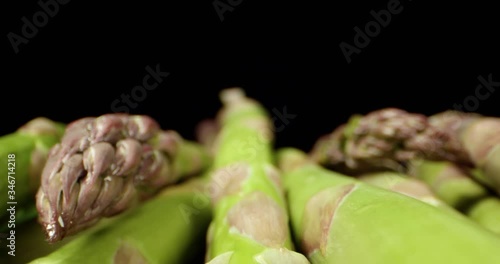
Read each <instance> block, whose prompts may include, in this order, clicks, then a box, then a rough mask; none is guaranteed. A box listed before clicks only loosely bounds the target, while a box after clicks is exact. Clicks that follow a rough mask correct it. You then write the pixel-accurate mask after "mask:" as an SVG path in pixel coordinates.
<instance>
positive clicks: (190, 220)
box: [31, 179, 211, 264]
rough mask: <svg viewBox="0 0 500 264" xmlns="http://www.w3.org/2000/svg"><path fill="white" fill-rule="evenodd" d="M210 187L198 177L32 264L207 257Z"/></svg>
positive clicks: (171, 260)
mask: <svg viewBox="0 0 500 264" xmlns="http://www.w3.org/2000/svg"><path fill="white" fill-rule="evenodd" d="M205 186H206V181H203V180H201V179H192V180H189V181H188V182H186V183H182V184H180V185H176V186H171V187H168V188H166V189H165V190H162V191H161V193H159V194H158V195H156V196H155V197H154V198H152V199H150V200H148V201H146V202H145V203H143V204H141V205H140V206H137V207H135V208H133V209H131V210H128V211H127V212H125V213H123V214H121V215H119V216H116V217H113V218H111V219H106V220H107V221H101V222H100V223H99V224H98V225H96V226H94V227H92V228H90V229H87V230H85V231H84V232H83V233H81V234H79V235H78V236H76V237H75V238H74V239H73V240H72V241H71V242H69V243H68V244H66V245H64V246H63V247H61V248H60V249H58V250H56V251H54V252H53V253H51V254H49V255H48V256H46V257H43V258H40V259H37V260H34V261H33V262H31V263H32V264H42V263H50V264H53V263H74V264H79V263H117V264H118V263H171V264H177V263H191V262H190V261H192V259H193V257H195V256H196V255H200V254H203V247H204V236H205V234H206V231H207V228H208V224H209V223H210V218H211V208H210V200H209V198H208V196H207V195H206V191H205ZM200 201H201V202H200Z"/></svg>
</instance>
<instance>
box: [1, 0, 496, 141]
mask: <svg viewBox="0 0 500 264" xmlns="http://www.w3.org/2000/svg"><path fill="white" fill-rule="evenodd" d="M44 1H45V0H44ZM160 2H167V3H164V4H160ZM270 2H272V3H270ZM338 2H339V1H335V3H334V4H331V5H327V4H326V1H314V2H307V1H253V0H252V1H250V0H242V1H236V0H220V1H211V0H208V1H156V2H153V1H140V2H139V1H131V2H126V3H121V4H118V5H107V4H103V3H86V2H84V1H69V2H68V3H66V4H64V5H63V4H58V6H59V10H57V12H56V11H55V10H54V8H53V6H52V13H53V14H52V15H53V17H50V16H47V18H48V19H47V23H46V25H43V26H41V27H40V28H38V33H37V34H36V35H35V36H30V37H31V38H26V40H25V41H27V43H21V44H19V45H14V46H16V47H17V48H18V52H17V53H16V52H15V48H14V47H13V45H12V43H11V41H10V39H11V40H12V39H13V38H14V37H13V36H14V35H13V34H17V35H18V36H19V38H17V37H16V38H15V39H16V41H21V40H20V37H23V32H22V28H23V25H24V24H25V21H23V20H22V18H23V17H26V18H27V21H28V22H32V21H33V15H34V14H37V12H39V11H41V10H43V9H42V7H41V6H40V5H39V4H37V3H36V1H8V3H7V2H6V3H3V5H4V6H3V7H2V8H1V9H0V10H1V19H2V23H1V25H2V35H3V37H2V57H1V62H2V64H4V65H3V66H4V67H3V70H2V81H3V84H2V96H1V98H2V102H1V104H0V115H1V116H2V123H1V125H0V132H1V134H5V133H9V132H12V131H13V130H14V129H15V128H17V127H19V126H20V125H22V124H23V123H25V122H27V121H28V120H30V119H31V118H34V117H36V116H46V117H49V118H51V119H54V120H57V121H61V122H70V121H72V120H74V119H77V118H81V117H84V116H96V115H101V114H104V113H108V112H111V111H112V107H111V104H112V102H113V101H114V100H116V99H118V100H120V98H121V95H122V94H129V95H130V94H131V92H132V89H133V88H134V86H136V85H141V84H142V80H143V78H144V76H146V75H147V71H146V69H145V68H146V67H147V66H148V65H149V66H150V67H152V68H155V67H156V65H159V68H160V70H161V71H164V72H169V73H170V75H169V76H168V77H165V78H164V79H163V81H162V83H160V84H159V85H158V86H157V87H156V88H155V89H154V90H150V91H147V93H146V94H145V98H144V99H143V101H141V102H138V103H137V106H136V107H135V108H129V110H130V112H131V113H135V114H147V115H151V116H153V117H154V118H156V119H157V120H158V121H159V122H160V123H161V125H162V127H163V128H165V129H167V128H168V129H176V130H178V131H179V132H181V134H182V135H183V136H185V137H187V138H193V137H194V133H193V131H194V127H195V125H196V124H197V122H199V121H200V120H202V119H204V118H208V117H212V116H213V115H214V114H215V113H216V111H217V109H219V107H220V103H219V101H218V98H217V96H218V92H219V90H221V89H223V88H227V87H232V86H240V87H243V88H244V89H245V90H246V91H247V93H248V94H249V95H250V96H252V97H254V98H256V99H258V100H260V101H261V102H262V103H263V104H264V105H265V106H266V108H268V110H269V111H271V112H272V110H273V109H276V110H278V111H280V112H283V108H284V107H286V110H287V112H288V114H292V115H295V118H293V119H290V120H289V121H290V122H289V123H288V124H286V126H285V127H284V129H283V130H282V131H281V132H279V133H277V142H276V143H277V146H296V147H300V148H303V149H305V150H308V149H310V148H311V146H312V144H313V143H314V141H315V140H316V138H317V137H319V136H320V135H323V134H325V133H328V132H330V131H332V130H333V129H334V128H335V127H336V126H337V125H339V124H341V123H343V122H345V121H346V120H347V118H348V117H349V116H350V115H351V114H353V113H366V112H368V111H372V110H375V109H379V108H383V107H400V108H403V109H406V110H408V111H413V112H422V113H425V114H433V113H436V112H439V111H444V110H446V109H451V108H453V105H454V104H456V103H457V104H463V102H464V100H466V98H468V99H467V100H468V101H467V102H468V103H469V106H468V107H467V109H468V110H469V111H474V112H478V113H482V114H488V115H498V116H500V109H499V108H498V102H500V92H496V93H495V92H494V88H495V87H490V88H493V90H492V92H490V94H489V97H488V98H485V97H483V99H478V98H477V97H475V91H476V87H477V86H478V85H479V84H480V83H481V82H480V81H479V79H478V78H479V77H480V76H482V77H484V78H485V79H488V76H489V75H490V74H491V76H492V77H491V78H492V79H493V80H494V81H500V71H499V67H498V65H499V64H498V63H499V59H500V56H499V54H500V53H499V47H500V45H499V44H500V40H499V39H498V34H499V30H498V29H499V21H498V12H496V11H495V10H497V9H496V8H495V7H494V6H493V4H487V3H479V2H474V4H471V3H470V2H469V1H467V2H455V3H453V4H449V3H446V4H438V3H435V1H434V2H433V1H423V0H413V1H410V0H401V1H400V2H399V6H398V5H397V2H394V1H388V0H377V1H369V2H370V3H364V2H359V1H342V3H338ZM214 3H215V4H216V5H217V7H218V8H219V9H220V10H219V13H222V12H223V10H222V9H224V8H226V9H227V10H226V11H225V12H224V13H223V14H222V17H223V21H221V17H220V16H219V15H218V12H217V11H216V9H215V7H214ZM388 5H389V7H390V9H391V10H392V11H394V14H392V15H391V20H390V21H389V22H387V23H386V25H385V27H384V26H381V28H380V32H376V27H372V28H371V29H372V30H374V31H375V32H374V33H372V36H373V37H370V42H369V43H366V39H365V43H358V44H361V46H360V45H358V46H360V47H361V48H359V50H358V51H359V53H353V54H351V56H350V59H351V62H350V63H348V62H347V60H346V57H345V56H344V54H343V53H342V50H341V48H340V46H339V45H340V44H341V43H342V42H345V43H346V44H348V45H352V47H353V48H354V47H355V45H356V43H355V36H356V34H359V33H356V31H355V27H359V28H361V30H363V31H364V28H365V25H366V24H367V23H370V21H373V20H375V18H374V17H373V15H372V14H371V11H372V10H373V11H374V12H375V13H378V14H384V13H385V11H381V10H382V9H383V10H387V9H388ZM380 12H382V13H380ZM398 12H399V13H398ZM36 17H37V18H38V19H39V20H40V21H39V22H38V24H39V25H41V24H43V22H44V21H43V14H42V15H41V14H40V13H38V15H37V16H36ZM382 18H383V19H385V21H387V20H388V19H387V17H384V16H383V15H382ZM383 23H385V22H383ZM9 32H12V34H10V35H9ZM25 33H26V32H25ZM27 33H30V32H27ZM9 36H10V37H9ZM9 38H10V39H9ZM361 40H362V39H360V42H361ZM363 45H364V46H363ZM485 91H486V92H488V90H484V88H483V90H481V92H483V93H484V92H485ZM469 96H472V97H475V99H474V98H471V97H469ZM474 100H476V101H474ZM119 105H120V106H123V104H122V103H120V104H119ZM467 109H465V110H467ZM278 124H279V123H278Z"/></svg>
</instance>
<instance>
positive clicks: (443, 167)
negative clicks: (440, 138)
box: [410, 160, 489, 211]
mask: <svg viewBox="0 0 500 264" xmlns="http://www.w3.org/2000/svg"><path fill="white" fill-rule="evenodd" d="M410 174H411V175H412V176H414V177H416V178H418V179H420V180H422V181H424V182H425V183H427V184H428V185H429V186H430V188H431V189H432V191H433V192H434V193H435V194H436V195H437V196H438V197H439V198H440V199H441V200H443V201H444V202H446V203H447V204H448V205H450V206H452V207H454V208H457V209H458V210H460V211H464V210H465V209H466V208H468V207H469V206H471V205H472V204H474V203H476V202H477V201H479V200H481V199H483V198H485V197H487V196H489V192H488V190H487V189H486V188H485V187H483V186H482V185H481V184H479V183H477V182H476V181H474V180H473V179H472V178H471V177H469V176H468V175H467V172H466V170H465V169H464V168H460V167H458V166H457V165H455V164H454V163H451V162H447V161H429V160H416V161H415V162H413V163H412V166H411V170H410Z"/></svg>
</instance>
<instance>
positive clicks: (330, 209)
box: [0, 88, 500, 264]
mask: <svg viewBox="0 0 500 264" xmlns="http://www.w3.org/2000/svg"><path fill="white" fill-rule="evenodd" d="M219 98H220V101H221V102H222V108H221V109H220V111H219V112H218V113H217V115H216V116H215V117H214V119H212V120H208V121H203V122H201V123H200V125H199V127H198V129H197V132H198V138H197V140H196V141H190V140H186V139H185V138H183V137H182V136H181V135H179V133H177V132H175V131H172V130H163V129H161V128H160V126H159V124H158V123H157V122H156V121H155V120H153V119H152V118H150V117H148V116H143V115H128V114H105V115H102V116H99V117H86V118H82V119H79V120H75V121H73V122H71V123H69V124H61V123H57V122H54V121H51V120H49V119H46V118H37V119H35V120H32V121H30V122H28V123H27V124H26V125H24V126H23V127H21V128H20V129H19V130H17V131H16V132H14V133H12V134H10V135H6V136H3V137H1V138H0V155H1V156H0V160H1V164H0V167H1V168H2V169H3V171H7V165H6V164H7V156H8V154H15V155H16V157H17V159H16V162H17V168H18V169H17V172H16V179H17V183H16V197H17V198H16V199H17V201H18V204H17V205H18V206H17V211H16V221H17V225H18V227H17V230H18V233H19V235H18V239H17V247H18V249H17V254H18V255H19V254H25V255H29V257H24V258H23V257H22V256H20V257H17V256H16V257H12V256H9V255H7V254H6V253H5V252H2V253H5V254H3V256H1V258H0V260H2V261H3V260H4V259H5V263H26V262H30V263H209V264H225V263H236V264H240V263H243V264H244V263H257V264H272V263H284V264H285V263H291V264H294V263H297V264H302V263H312V264H316V263H318V264H323V263H332V264H336V263H346V264H347V263H348V264H358V263H359V264H366V263H381V264H382V263H383V264H391V263H395V264H396V263H397V264H401V263H405V264H413V263H415V264H416V263H431V264H432V263H443V262H445V261H446V262H450V263H491V264H494V263H495V264H496V263H500V255H499V254H497V253H496V251H497V249H498V248H500V200H499V199H500V198H499V197H498V194H499V193H500V165H499V164H500V163H497V162H500V147H498V145H500V144H498V143H500V119H498V118H493V117H485V116H480V115H477V114H466V113H459V112H454V111H447V112H444V113H439V114H436V115H434V116H430V117H426V116H424V115H419V114H413V113H408V112H405V111H403V110H400V109H392V108H390V109H381V110H378V111H375V112H372V113H368V114H367V115H353V116H352V118H351V119H350V120H348V122H347V123H346V124H344V125H341V126H339V127H337V128H336V129H335V130H334V131H333V132H332V133H331V134H329V135H325V136H323V137H321V138H320V139H318V141H317V143H316V144H315V146H314V148H313V149H312V150H311V151H309V152H304V151H302V150H299V149H296V148H293V146H291V147H289V148H283V149H275V148H274V133H273V128H272V122H271V118H270V116H269V113H268V112H267V110H266V109H265V107H263V105H261V104H260V103H259V102H258V101H256V100H255V99H252V98H249V97H247V96H246V95H245V93H244V91H243V90H242V89H240V88H231V89H226V90H223V91H222V92H221V93H220V95H219ZM0 184H1V185H0V190H1V191H2V192H1V193H2V196H0V197H1V198H0V204H2V205H1V206H3V207H2V208H3V210H2V211H0V217H1V218H2V219H3V220H2V223H5V224H3V226H2V227H1V228H2V230H4V229H5V228H6V227H7V221H8V217H9V215H8V211H7V210H6V209H7V208H6V207H5V206H6V205H7V199H8V198H7V192H8V189H7V185H8V182H7V178H6V177H3V178H1V179H0ZM3 194H5V195H3ZM2 230H0V231H2ZM23 230H24V231H25V232H24V233H23ZM42 235H43V236H44V238H43V239H41V237H42ZM28 253H29V254H28ZM2 263H4V262H2Z"/></svg>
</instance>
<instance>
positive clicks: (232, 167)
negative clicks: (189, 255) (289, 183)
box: [206, 88, 309, 264]
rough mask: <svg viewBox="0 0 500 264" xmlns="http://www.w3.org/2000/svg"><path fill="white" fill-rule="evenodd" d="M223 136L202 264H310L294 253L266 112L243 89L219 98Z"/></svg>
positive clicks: (213, 176) (213, 175)
mask: <svg viewBox="0 0 500 264" xmlns="http://www.w3.org/2000/svg"><path fill="white" fill-rule="evenodd" d="M220 98H221V100H222V102H223V105H224V106H223V108H222V110H221V111H220V113H219V115H218V122H219V124H220V125H221V131H220V132H219V134H218V136H217V139H216V146H215V149H216V152H215V153H216V156H215V159H214V165H213V166H214V172H213V174H212V183H211V185H212V190H213V191H212V201H213V204H214V219H213V221H212V222H211V224H210V228H209V233H208V235H207V241H208V251H207V255H206V260H207V261H208V263H210V264H220V263H237V264H244V263H261V264H264V263H269V264H270V263H309V262H308V261H307V259H306V258H305V257H304V256H303V255H301V254H299V253H297V252H294V251H293V244H292V241H291V238H290V233H289V229H288V214H287V210H286V203H285V199H284V194H283V189H282V185H281V181H280V177H279V172H278V171H277V170H276V169H275V168H274V166H273V165H272V160H273V159H272V141H273V134H272V130H271V123H270V119H269V117H268V114H267V112H266V111H265V109H264V108H263V107H262V106H261V105H260V104H259V103H258V102H256V101H254V100H252V99H250V98H247V97H246V96H245V94H244V92H243V90H241V89H237V88H234V89H227V90H224V91H222V92H221V96H220Z"/></svg>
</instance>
